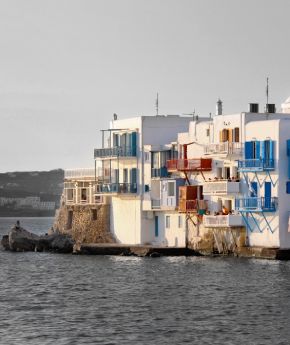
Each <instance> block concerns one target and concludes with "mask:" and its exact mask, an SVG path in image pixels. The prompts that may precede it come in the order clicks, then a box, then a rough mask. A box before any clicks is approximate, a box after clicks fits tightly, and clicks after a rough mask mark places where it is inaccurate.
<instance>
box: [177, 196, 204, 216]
mask: <svg viewBox="0 0 290 345" xmlns="http://www.w3.org/2000/svg"><path fill="white" fill-rule="evenodd" d="M206 210H207V202H206V201H205V200H198V199H195V200H183V199H179V206H178V212H180V213H186V212H192V213H198V214H205V212H206Z"/></svg>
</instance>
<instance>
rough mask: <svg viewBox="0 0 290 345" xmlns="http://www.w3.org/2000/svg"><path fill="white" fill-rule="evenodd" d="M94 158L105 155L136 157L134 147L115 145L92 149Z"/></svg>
mask: <svg viewBox="0 0 290 345" xmlns="http://www.w3.org/2000/svg"><path fill="white" fill-rule="evenodd" d="M94 157H95V158H106V157H136V147H132V146H115V147H109V148H103V149H95V150H94Z"/></svg>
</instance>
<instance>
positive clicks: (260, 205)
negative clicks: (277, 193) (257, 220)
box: [235, 197, 277, 212]
mask: <svg viewBox="0 0 290 345" xmlns="http://www.w3.org/2000/svg"><path fill="white" fill-rule="evenodd" d="M276 204H277V198H271V197H266V198H264V197H260V198H256V197H250V198H237V199H236V200H235V208H236V210H237V211H240V212H275V211H276Z"/></svg>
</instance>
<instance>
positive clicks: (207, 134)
mask: <svg viewBox="0 0 290 345" xmlns="http://www.w3.org/2000/svg"><path fill="white" fill-rule="evenodd" d="M206 136H207V137H209V128H207V129H206Z"/></svg>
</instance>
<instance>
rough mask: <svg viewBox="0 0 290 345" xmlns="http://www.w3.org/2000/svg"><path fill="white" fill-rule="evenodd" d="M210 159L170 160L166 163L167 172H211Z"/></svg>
mask: <svg viewBox="0 0 290 345" xmlns="http://www.w3.org/2000/svg"><path fill="white" fill-rule="evenodd" d="M211 163H212V159H211V158H195V159H171V160H168V161H167V169H168V171H211V170H212V167H211Z"/></svg>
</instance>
